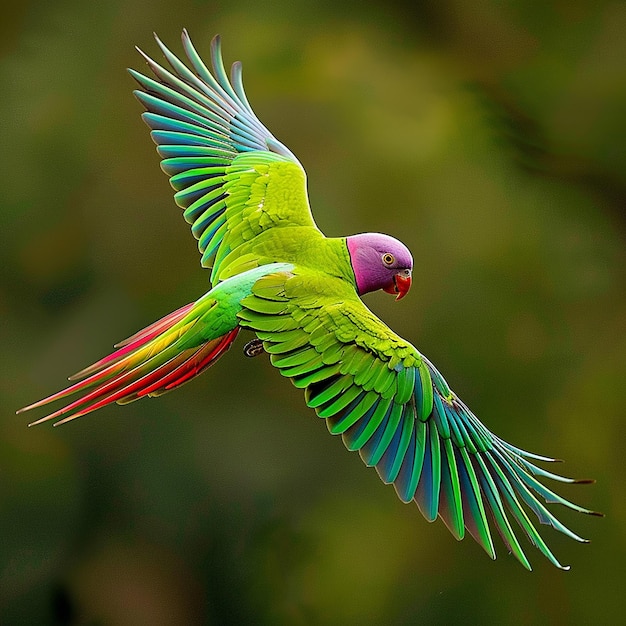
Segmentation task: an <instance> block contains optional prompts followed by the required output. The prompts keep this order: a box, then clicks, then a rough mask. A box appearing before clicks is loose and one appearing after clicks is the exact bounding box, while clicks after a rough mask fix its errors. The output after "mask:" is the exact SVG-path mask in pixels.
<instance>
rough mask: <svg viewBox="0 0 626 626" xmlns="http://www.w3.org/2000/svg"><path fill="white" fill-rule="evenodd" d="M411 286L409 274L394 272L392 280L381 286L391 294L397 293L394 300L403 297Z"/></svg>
mask: <svg viewBox="0 0 626 626" xmlns="http://www.w3.org/2000/svg"><path fill="white" fill-rule="evenodd" d="M410 288H411V274H409V275H408V276H407V275H406V274H404V272H403V273H402V274H396V275H395V276H394V277H393V282H392V283H391V284H390V285H388V286H387V287H384V288H383V291H386V292H387V293H391V294H397V295H396V300H400V299H401V298H404V296H406V294H407V293H409V289H410Z"/></svg>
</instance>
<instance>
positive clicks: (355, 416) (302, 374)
mask: <svg viewBox="0 0 626 626" xmlns="http://www.w3.org/2000/svg"><path fill="white" fill-rule="evenodd" d="M156 41H157V44H158V45H159V47H160V49H161V51H162V53H163V55H164V56H165V60H166V62H167V65H169V68H166V67H163V66H162V65H159V64H158V63H156V62H155V61H154V60H152V59H151V58H150V57H148V56H147V55H145V54H144V53H143V52H141V51H139V52H140V53H141V54H142V56H143V57H144V59H145V60H146V62H147V64H148V67H149V68H150V70H151V72H152V74H153V75H154V77H153V78H151V77H148V76H144V75H143V74H141V73H139V72H136V71H135V70H129V71H130V73H131V75H132V76H133V78H135V80H136V81H137V82H138V83H139V86H140V89H138V90H137V91H135V92H134V93H135V95H136V96H137V98H138V99H139V101H140V102H141V103H142V104H143V106H144V107H145V108H146V112H145V113H144V114H143V115H142V117H143V119H144V121H145V122H146V124H147V125H148V126H149V127H150V129H151V133H150V135H151V137H152V139H153V140H154V142H155V143H156V144H157V150H158V153H159V155H160V156H161V158H162V161H161V168H162V169H163V171H164V172H165V173H166V174H167V175H168V176H169V177H170V183H171V185H172V187H173V188H174V190H175V192H176V193H175V194H174V199H175V201H176V203H177V204H178V206H179V207H181V208H182V209H183V210H184V212H183V216H184V218H185V219H186V220H187V222H189V224H191V230H192V233H193V235H194V236H195V237H196V239H197V240H198V248H199V250H200V254H201V264H202V266H203V267H207V268H212V270H211V284H212V285H213V288H212V289H211V290H210V291H209V292H207V293H206V294H205V295H204V296H202V297H201V298H200V299H199V300H197V301H196V302H194V303H191V304H188V305H186V306H184V307H181V308H180V309H178V310H176V311H174V312H173V313H170V314H169V315H167V316H166V317H164V318H162V319H161V320H159V321H157V322H155V323H154V324H152V325H151V326H148V327H147V328H145V329H144V330H142V331H140V332H138V333H136V334H135V335H133V336H132V337H130V338H129V339H127V340H125V341H123V342H121V343H120V344H118V345H117V346H116V348H117V350H116V351H115V352H113V353H112V354H111V355H109V356H107V357H105V358H104V359H102V360H100V361H98V362H97V363H95V364H93V365H91V366H90V367H88V368H86V369H85V370H83V371H81V372H79V373H78V374H76V375H75V376H73V377H72V379H73V380H77V382H75V383H74V384H72V385H71V386H70V387H68V388H67V389H65V390H63V391H61V392H59V393H56V394H54V395H52V396H50V397H48V398H46V399H44V400H41V401H40V402H36V403H35V404H32V405H30V406H28V407H25V408H24V409H21V411H25V410H29V409H33V408H35V407H39V406H42V405H45V404H47V403H49V402H52V401H54V400H60V399H63V398H66V397H69V396H71V395H74V394H79V395H78V396H77V399H76V400H73V401H71V402H69V404H67V405H65V406H64V407H62V408H60V409H59V410H57V411H55V412H54V413H51V414H50V415H47V416H46V417H43V418H41V419H39V420H37V421H36V422H33V424H39V423H40V422H43V421H46V420H50V419H54V418H61V419H60V420H59V421H58V422H57V424H59V423H63V422H66V421H69V420H72V419H75V418H76V417H79V416H81V415H86V414H87V413H90V412H92V411H95V410H96V409H98V408H101V407H103V406H105V405H107V404H109V403H112V402H117V403H120V404H123V403H126V402H131V401H133V400H136V399H138V398H141V397H144V396H157V395H160V394H162V393H165V392H167V391H169V390H171V389H174V388H175V387H178V386H179V385H181V384H183V383H185V382H186V381H188V380H190V379H191V378H193V377H195V376H197V375H198V374H200V373H201V372H202V371H203V370H205V369H206V368H207V367H209V366H211V365H213V364H214V363H215V362H216V360H217V359H218V358H219V357H220V356H222V354H224V353H225V352H226V351H227V350H228V349H229V348H230V346H231V345H232V343H233V342H234V340H235V339H236V337H237V335H238V333H239V331H240V330H241V329H242V328H243V329H248V330H251V331H253V333H255V335H256V338H257V339H256V340H255V342H257V343H255V344H253V345H251V346H250V349H249V350H247V352H249V353H250V354H254V353H257V352H259V351H260V345H262V348H263V349H264V350H265V351H266V352H267V353H268V354H269V355H270V361H271V363H272V364H273V365H274V366H275V367H276V368H278V370H279V371H280V373H281V374H282V375H283V376H286V377H288V378H291V380H292V382H293V383H294V385H296V387H299V388H302V389H304V391H305V399H306V403H307V405H308V406H309V407H311V408H313V409H315V411H316V412H317V414H318V415H319V416H320V417H322V418H324V419H326V423H327V425H328V429H329V430H330V432H331V433H332V434H334V435H341V436H342V439H343V441H344V443H345V445H346V447H347V448H348V449H349V450H358V451H359V454H360V456H361V458H362V459H363V461H364V462H365V464H366V465H368V466H374V467H376V470H377V472H378V474H379V476H380V477H381V479H382V480H383V481H384V482H385V483H392V484H393V485H394V487H395V489H396V492H397V494H398V496H399V497H400V499H401V500H402V501H403V502H411V501H415V502H416V504H417V506H418V507H419V509H420V511H421V512H422V514H423V515H424V517H425V518H426V519H427V520H429V521H433V520H435V519H436V518H437V517H440V518H441V519H442V520H443V521H444V523H445V524H446V526H447V527H448V528H449V530H450V531H451V532H452V534H453V535H454V536H455V537H456V538H457V539H462V538H463V536H464V535H465V531H466V530H467V531H468V532H469V533H470V534H471V535H472V537H474V539H475V540H476V541H477V542H478V543H479V544H480V545H481V546H482V547H483V548H484V549H485V551H486V552H487V554H488V555H489V556H491V557H492V558H495V549H494V545H493V540H492V529H493V528H495V529H496V530H497V531H498V533H499V534H500V537H501V538H502V540H503V542H504V544H505V545H506V547H507V548H508V550H509V551H510V552H512V553H513V554H514V555H515V557H516V558H517V559H518V560H519V561H520V562H521V563H522V565H524V567H526V568H527V569H530V564H529V562H528V560H527V558H526V555H525V554H524V552H523V550H522V547H521V545H520V543H519V540H518V536H517V534H516V532H519V530H521V533H522V534H523V535H526V537H527V538H528V539H529V540H530V541H531V543H532V544H534V545H535V546H536V547H537V548H538V549H539V550H540V551H541V552H542V553H543V554H544V555H545V556H546V557H547V558H548V559H549V560H550V561H551V562H552V563H553V564H554V565H556V566H557V567H560V568H563V569H566V568H565V567H563V566H562V565H561V564H560V563H559V561H558V560H557V559H556V557H555V556H554V555H553V553H552V552H551V550H550V549H549V548H548V546H547V545H546V544H545V542H544V540H543V539H542V537H541V536H540V534H539V533H538V531H537V529H536V527H535V523H534V522H533V521H532V520H531V517H530V516H529V513H532V514H534V516H536V517H537V518H538V520H539V522H540V523H542V524H548V525H551V526H553V527H554V528H556V529H557V530H559V531H561V532H562V533H564V534H566V535H568V536H569V537H571V538H573V539H575V540H577V541H585V540H584V539H582V538H581V537H579V536H578V535H576V534H575V533H573V532H572V531H570V530H569V529H568V528H567V527H565V526H564V525H563V524H562V523H561V522H560V521H559V520H558V519H557V518H556V517H555V516H554V515H553V514H552V513H551V512H550V511H549V510H548V508H547V507H546V506H545V504H544V502H547V503H559V504H562V505H564V506H566V507H568V508H570V509H573V510H575V511H579V512H582V513H593V512H592V511H589V510H587V509H584V508H582V507H580V506H577V505H575V504H573V503H571V502H569V501H568V500H565V499H564V498H562V497H560V496H559V495H557V494H556V493H555V492H553V491H552V490H551V489H549V488H548V487H546V486H545V485H544V484H543V483H542V482H540V481H539V480H538V477H539V478H550V479H553V480H556V481H560V482H565V483H573V482H585V481H575V480H573V479H570V478H564V477H562V476H559V475H557V474H553V473H551V472H548V471H546V470H544V469H542V468H540V467H539V466H537V465H536V463H535V461H554V460H555V459H551V458H548V457H543V456H539V455H536V454H532V453H530V452H526V451H524V450H520V449H519V448H516V447H515V446H512V445H510V444H508V443H506V442H505V441H503V440H502V439H500V438H499V437H497V436H496V435H494V434H493V433H491V432H490V431H489V430H488V429H487V428H486V427H485V426H484V425H483V424H482V423H481V422H480V421H479V420H478V418H477V417H476V416H475V415H474V414H473V413H472V412H471V411H470V410H469V409H468V408H467V406H466V405H465V404H464V403H463V402H462V401H461V400H460V399H459V398H458V397H457V396H456V395H455V394H454V392H453V391H451V389H450V388H449V387H448V384H447V383H446V381H445V380H444V378H443V377H442V376H441V374H440V373H439V372H438V371H437V370H436V369H435V367H434V366H433V364H432V363H430V361H429V360H428V359H427V358H426V357H424V356H423V355H422V354H420V352H419V351H418V350H417V349H416V348H415V347H413V346H412V345H411V344H410V343H409V342H407V341H405V340H404V339H402V338H401V337H399V336H398V335H396V334H395V333H394V332H393V331H392V330H390V329H389V328H388V327H387V326H386V325H385V324H384V323H383V322H381V321H380V320H379V319H378V318H377V317H376V316H375V315H374V314H373V313H372V312H371V311H369V309H368V308H367V307H366V306H365V305H364V304H363V302H362V301H361V299H360V296H361V295H363V294H365V293H369V292H372V291H376V290H379V289H383V290H385V291H387V292H389V293H392V294H395V295H396V297H397V299H400V298H402V297H403V296H405V295H406V293H407V292H408V290H409V288H410V286H411V272H412V269H413V259H412V257H411V253H410V252H409V250H408V249H407V248H406V246H404V245H403V244H402V243H400V242H399V241H398V240H396V239H394V238H392V237H389V236H387V235H382V234H379V233H364V234H359V235H353V236H351V237H341V238H327V237H325V236H324V235H323V233H322V232H321V231H320V230H319V229H318V228H317V226H316V225H315V222H314V220H313V217H312V215H311V211H310V207H309V202H308V197H307V191H306V175H305V172H304V169H303V168H302V166H301V165H300V163H299V162H298V160H297V159H296V157H295V156H294V155H293V154H292V153H291V151H290V150H289V149H288V148H286V147H285V146H284V145H283V144H282V143H281V142H279V141H278V140H277V139H276V138H275V137H274V136H273V135H272V134H271V133H270V132H269V131H268V130H267V129H266V128H265V126H264V125H263V124H262V123H261V122H260V121H259V119H258V118H257V117H256V115H255V114H254V111H253V110H252V108H251V107H250V104H249V103H248V99H247V98H246V94H245V92H244V89H243V83H242V78H241V64H240V63H235V64H234V65H233V66H232V72H231V77H230V79H229V77H228V75H227V73H226V71H225V69H224V64H223V62H222V56H221V51H220V40H219V37H215V38H214V39H213V41H212V44H211V62H212V69H211V70H210V69H209V68H208V67H207V66H206V65H205V64H204V62H203V61H202V59H201V57H200V56H199V55H198V53H197V52H196V50H195V48H194V46H193V44H192V43H191V40H190V39H189V36H188V34H187V32H186V31H183V35H182V42H183V48H184V50H185V54H186V56H187V59H188V65H186V64H185V63H183V62H182V61H181V60H180V59H178V58H177V57H176V56H175V55H174V54H172V52H170V50H169V49H168V48H167V47H166V46H165V45H164V44H163V43H162V42H161V41H160V40H159V39H158V37H157V38H156ZM260 342H262V344H261V343H260ZM513 523H514V524H516V525H517V526H518V527H519V528H514V526H513Z"/></svg>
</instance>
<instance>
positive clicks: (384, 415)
mask: <svg viewBox="0 0 626 626" xmlns="http://www.w3.org/2000/svg"><path fill="white" fill-rule="evenodd" d="M242 304H243V306H244V309H243V310H242V311H241V312H240V314H239V315H240V318H241V325H242V326H247V327H249V328H251V329H252V330H254V331H255V332H256V334H257V336H258V337H259V338H260V339H262V340H263V341H264V347H265V350H266V351H267V352H268V353H269V354H270V358H271V362H272V364H273V365H275V366H276V367H277V368H278V369H279V370H280V372H281V374H283V375H284V376H287V377H289V378H291V379H292V381H293V383H294V384H295V385H296V387H300V388H303V389H305V397H306V402H307V404H308V406H310V407H312V408H314V409H315V411H316V412H317V414H318V415H319V416H320V417H323V418H325V419H326V422H327V425H328V429H329V431H330V432H331V433H332V434H333V435H341V436H342V438H343V441H344V443H345V445H346V447H347V448H348V449H349V450H358V451H359V453H360V455H361V458H362V459H363V461H364V462H365V463H366V465H368V466H375V467H376V470H377V471H378V474H379V475H380V477H381V479H382V480H383V481H384V482H385V483H393V485H394V487H395V489H396V492H397V494H398V496H399V497H400V499H401V500H402V501H403V502H410V501H415V502H416V503H417V506H418V507H419V509H420V511H421V512H422V514H423V515H424V517H425V518H426V519H427V520H428V521H434V520H435V519H436V518H437V516H439V517H441V518H442V519H443V521H444V522H445V524H446V526H447V527H448V528H449V529H450V531H451V532H452V534H453V535H454V536H455V537H456V538H457V539H462V538H463V536H464V534H465V530H466V529H467V530H468V531H469V533H470V534H471V535H472V536H473V537H474V539H476V541H477V542H478V543H479V544H480V545H481V546H482V547H483V548H484V549H485V551H486V552H487V554H489V556H491V557H492V558H495V551H494V547H493V542H492V538H491V533H490V527H489V522H488V518H489V517H491V520H492V523H493V525H495V527H496V529H497V530H498V532H499V534H500V536H501V537H502V539H503V541H504V543H505V544H506V546H507V547H508V549H509V551H511V552H513V554H514V555H515V556H516V558H517V559H518V560H519V561H520V562H521V563H522V565H524V567H526V568H528V569H530V564H529V563H528V560H527V559H526V556H525V554H524V552H523V550H522V548H521V546H520V544H519V541H518V538H517V536H516V534H515V531H514V529H513V527H512V524H511V521H512V520H514V521H515V522H516V523H517V524H518V525H519V527H520V528H521V530H522V532H523V534H525V535H526V536H527V537H528V538H529V539H530V541H531V542H532V543H533V544H534V545H535V546H536V547H537V548H538V549H539V550H540V551H541V552H542V553H543V554H544V555H545V556H546V557H547V558H548V559H549V560H550V561H551V562H552V563H553V564H554V565H556V566H557V567H560V568H563V566H562V565H561V564H560V563H559V562H558V561H557V559H556V558H555V556H554V555H553V554H552V552H551V551H550V549H549V548H548V547H547V545H546V544H545V542H544V541H543V539H542V538H541V536H540V535H539V533H538V532H537V529H536V528H535V526H534V524H533V523H532V522H531V520H530V518H529V517H528V514H527V511H528V510H530V511H532V512H533V513H534V514H535V515H536V516H537V518H538V519H539V521H540V522H541V523H542V524H549V525H551V526H553V527H554V528H556V529H557V530H559V531H561V532H562V533H564V534H566V535H568V536H569V537H571V538H573V539H575V540H577V541H585V540H584V539H581V538H580V537H579V536H577V535H576V534H574V533H573V532H572V531H570V530H569V529H568V528H566V527H565V526H564V525H563V524H562V523H561V522H559V521H558V520H557V519H556V517H554V515H553V514H552V513H550V511H548V509H547V508H546V507H545V506H544V505H543V504H542V503H541V502H540V500H539V498H542V499H543V500H545V501H546V502H550V503H553V502H558V503H560V504H563V505H565V506H567V507H568V508H570V509H573V510H575V511H580V512H583V513H591V511H588V510H586V509H583V508H582V507H579V506H577V505H575V504H573V503H571V502H568V501H567V500H565V499H564V498H561V497H560V496H558V495H557V494H556V493H554V492H553V491H551V490H550V489H548V488H547V487H545V486H544V485H543V484H542V483H540V482H539V481H538V480H537V479H536V478H535V476H541V477H546V478H551V479H554V480H558V481H561V482H567V483H572V482H577V481H574V480H572V479H569V478H564V477H561V476H558V475H556V474H552V473H550V472H547V471H545V470H543V469H541V468H539V467H537V466H536V465H535V464H534V463H533V462H532V461H531V459H532V460H540V461H553V460H554V459H550V458H546V457H541V456H538V455H535V454H531V453H528V452H525V451H523V450H520V449H519V448H516V447H514V446H512V445H510V444H508V443H506V442H505V441H502V440H501V439H500V438H498V437H497V436H495V435H494V434H493V433H491V432H490V431H489V430H488V429H487V428H486V427H485V426H484V425H483V424H482V423H481V422H480V421H479V420H478V419H477V418H476V416H475V415H474V414H473V413H472V412H471V411H470V410H469V409H468V408H467V407H466V406H465V404H463V402H461V400H460V399H459V398H457V396H456V395H455V394H454V393H453V392H452V391H451V390H450V388H449V387H448V385H447V383H446V381H445V380H444V379H443V377H442V376H441V374H440V373H439V372H438V371H437V370H436V369H435V367H434V366H433V365H432V364H431V363H430V362H429V361H428V360H427V359H426V358H425V357H424V356H422V355H421V354H420V353H419V352H418V351H417V350H416V349H415V348H414V347H413V346H412V345H411V344H409V343H408V342H406V341H404V340H403V339H401V338H400V337H398V336H397V335H396V334H394V333H393V332H392V331H391V330H390V329H389V328H388V327H387V326H385V324H383V323H382V322H381V321H380V320H379V319H378V318H377V317H376V316H375V315H374V314H373V313H372V312H371V311H369V310H368V309H367V308H366V307H365V305H364V304H363V303H362V302H361V300H360V299H359V298H358V297H357V295H356V293H355V292H354V290H353V289H352V288H351V287H350V286H349V285H347V284H346V283H344V282H343V281H341V280H339V279H334V278H331V277H328V276H324V277H323V278H322V277H319V276H317V275H315V274H312V273H308V272H305V271H299V270H297V271H295V272H293V273H278V274H273V275H269V276H266V277H265V278H262V279H261V280H259V281H258V282H257V283H256V285H255V286H254V288H253V294H252V295H251V296H249V297H247V298H245V299H244V300H243V302H242ZM578 482H584V481H578ZM563 569H566V568H563Z"/></svg>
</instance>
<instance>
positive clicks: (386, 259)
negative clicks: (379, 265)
mask: <svg viewBox="0 0 626 626" xmlns="http://www.w3.org/2000/svg"><path fill="white" fill-rule="evenodd" d="M395 262H396V259H395V257H394V256H393V254H391V253H389V252H387V253H386V254H383V263H384V264H385V265H386V266H387V267H391V266H392V265H393V264H394V263H395Z"/></svg>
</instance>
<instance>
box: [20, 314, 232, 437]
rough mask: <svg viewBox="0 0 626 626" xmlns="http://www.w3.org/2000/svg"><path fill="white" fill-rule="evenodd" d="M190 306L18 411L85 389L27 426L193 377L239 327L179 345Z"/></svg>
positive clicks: (156, 390)
mask: <svg viewBox="0 0 626 626" xmlns="http://www.w3.org/2000/svg"><path fill="white" fill-rule="evenodd" d="M193 306H194V305H193V303H192V304H188V305H186V306H184V307H181V308H180V309H178V310H176V311H174V312H173V313H170V314H169V315H167V316H165V317H164V318H162V319H160V320H159V321H157V322H155V323H154V324H151V325H150V326H148V327H147V328H144V329H143V330H141V331H139V332H138V333H135V334H134V335H133V336H132V337H129V338H128V339H126V340H125V341H123V342H121V343H119V344H117V345H118V346H119V349H118V350H116V351H115V352H113V353H112V354H110V355H108V356H106V357H105V358H103V359H100V360H99V361H97V362H96V363H94V364H93V365H90V366H89V367H87V368H85V369H84V370H82V371H81V372H79V373H78V374H75V375H74V376H73V377H72V379H76V378H83V377H84V378H83V380H80V381H79V382H76V383H74V384H73V385H71V386H70V387H68V388H67V389H64V390H63V391H59V392H58V393H55V394H53V395H51V396H49V397H48V398H44V399H43V400H40V401H39V402H35V403H34V404H31V405H30V406H27V407H25V408H23V409H20V410H19V411H18V413H21V412H23V411H28V410H30V409H34V408H36V407H39V406H43V405H45V404H48V403H49V402H53V401H55V400H60V399H62V398H65V397H67V396H69V395H72V394H74V393H77V392H81V391H83V392H86V393H85V394H84V395H82V396H81V397H79V398H77V399H76V400H74V401H73V402H71V403H70V404H68V405H67V406H65V407H63V408H61V409H59V410H58V411H55V412H54V413H51V414H50V415H47V416H46V417H43V418H41V419H39V420H37V421H35V422H33V423H32V424H31V426H32V425H34V424H39V423H41V422H44V421H47V420H50V419H54V418H56V417H60V416H62V415H66V417H65V418H64V419H62V420H60V421H59V422H57V424H62V423H64V422H67V421H69V420H72V419H75V418H77V417H80V416H81V415H86V414H87V413H91V412H92V411H95V410H96V409H99V408H101V407H103V406H106V405H107V404H110V403H112V402H118V403H120V404H124V403H127V402H132V401H133V400H137V399H138V398H142V397H143V396H156V395H160V394H163V393H166V392H167V391H170V390H172V389H174V388H176V387H179V386H180V385H182V384H183V383H185V382H187V381H188V380H191V379H192V378H194V377H195V376H197V375H198V374H200V373H201V372H203V371H204V370H205V369H207V368H208V367H210V366H211V365H212V364H213V363H214V362H215V361H216V360H217V359H219V357H220V356H222V354H224V353H225V352H226V351H227V350H228V349H229V348H230V346H231V344H232V343H233V341H234V340H235V338H236V337H237V335H238V333H239V327H236V328H234V329H233V330H231V331H229V332H228V333H226V334H225V335H222V336H220V337H216V338H215V339H211V340H209V341H206V342H205V343H203V344H200V345H197V346H194V347H187V348H184V347H182V345H184V344H183V341H184V340H185V338H186V337H187V331H189V330H190V329H192V328H194V326H195V324H196V323H197V321H198V318H195V317H194V316H193V314H191V315H188V314H189V313H190V312H192V309H193ZM194 332H195V329H194ZM187 345H189V343H187ZM179 346H181V347H179ZM55 425H56V424H55Z"/></svg>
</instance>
